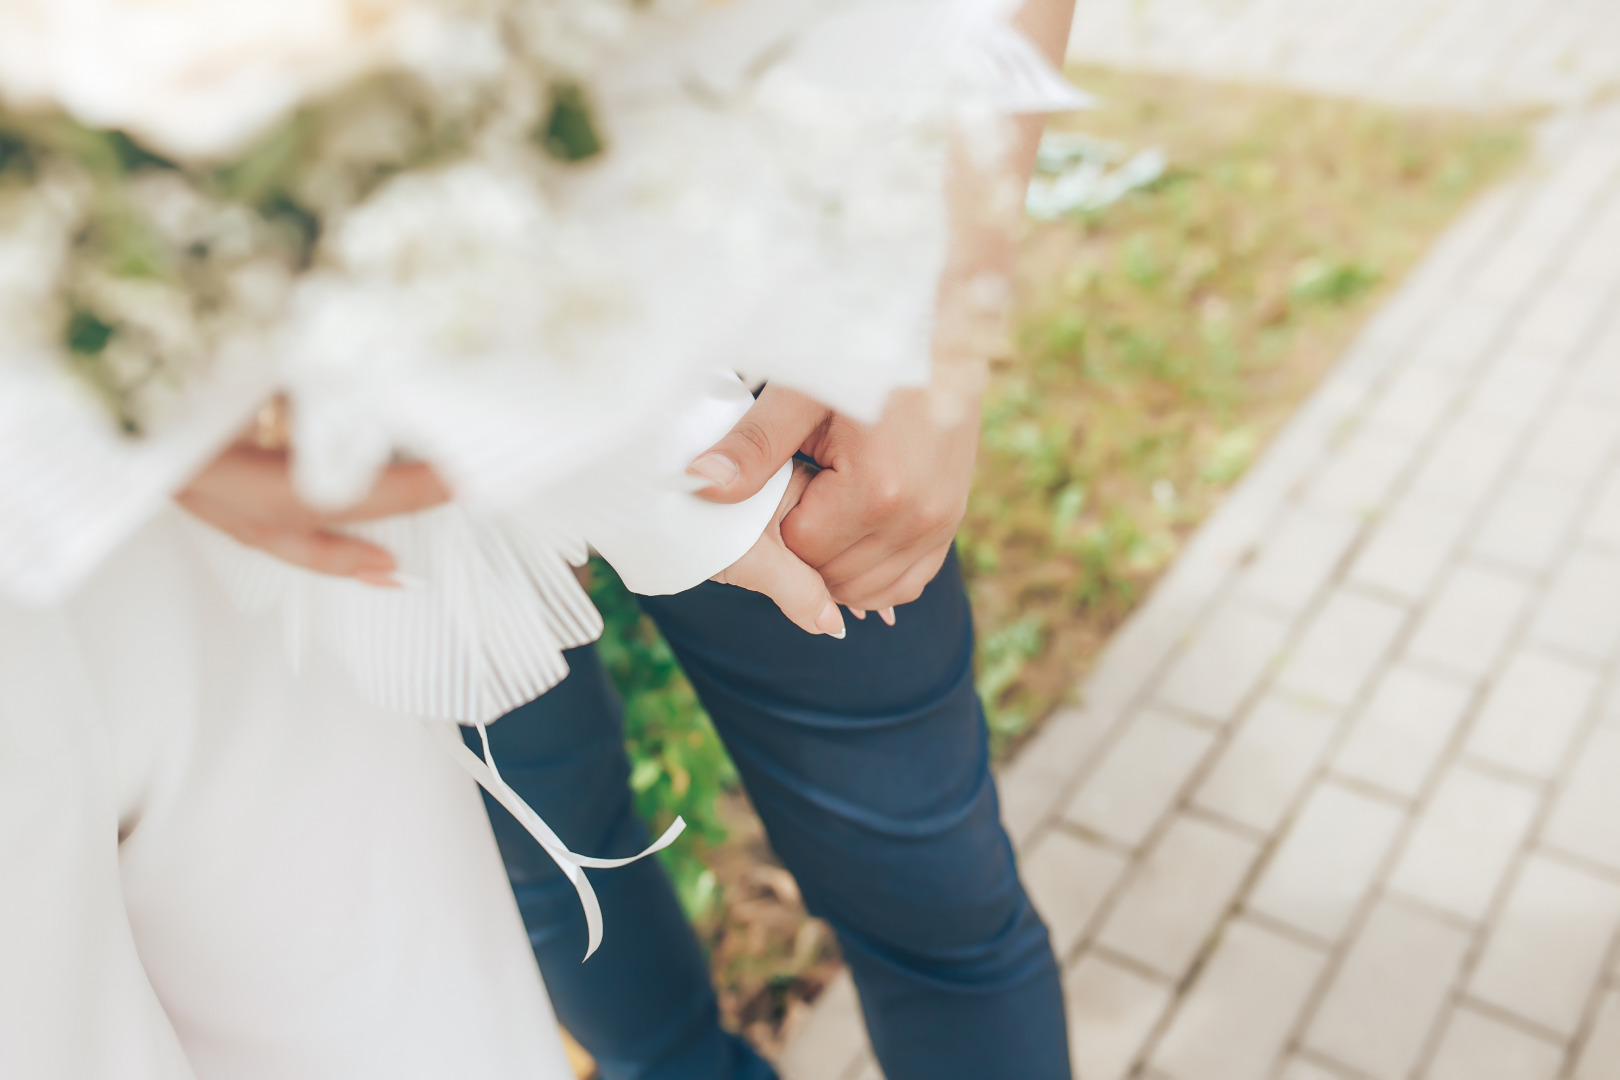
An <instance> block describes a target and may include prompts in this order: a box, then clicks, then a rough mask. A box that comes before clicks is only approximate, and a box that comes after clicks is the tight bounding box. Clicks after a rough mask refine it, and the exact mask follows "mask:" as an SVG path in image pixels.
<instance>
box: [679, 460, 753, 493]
mask: <svg viewBox="0 0 1620 1080" xmlns="http://www.w3.org/2000/svg"><path fill="white" fill-rule="evenodd" d="M686 471H687V472H689V473H691V474H692V475H693V476H701V477H703V479H705V480H707V481H708V482H709V483H711V484H713V485H714V486H715V487H717V488H720V489H721V490H722V491H723V490H725V489H726V488H728V487H730V486H731V485H732V484H734V483H736V482H737V476H738V474H739V473H741V472H742V470H741V469H739V468H737V463H736V462H735V461H732V460H731V459H730V458H728V457H726V455H724V454H704V455H703V456H702V457H700V458H698V459H697V460H696V461H694V462H692V464H690V465H688V466H687V467H686Z"/></svg>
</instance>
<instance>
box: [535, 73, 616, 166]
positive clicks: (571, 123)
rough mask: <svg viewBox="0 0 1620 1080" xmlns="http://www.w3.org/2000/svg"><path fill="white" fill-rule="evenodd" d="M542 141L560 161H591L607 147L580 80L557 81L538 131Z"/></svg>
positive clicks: (549, 151)
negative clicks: (571, 81) (575, 81)
mask: <svg viewBox="0 0 1620 1080" xmlns="http://www.w3.org/2000/svg"><path fill="white" fill-rule="evenodd" d="M539 138H540V145H541V146H543V147H545V149H546V153H548V154H550V155H551V156H552V157H554V158H556V159H557V160H558V161H569V162H576V161H589V160H590V159H591V158H593V157H595V156H596V155H598V154H600V153H601V152H602V150H603V149H604V147H603V144H602V136H601V134H600V133H599V132H598V131H597V130H596V121H595V119H594V118H593V117H592V115H591V106H590V102H589V101H587V100H586V98H585V91H584V89H583V88H582V87H580V86H579V85H578V84H577V83H567V82H564V83H557V84H555V85H554V86H552V88H551V104H550V108H549V109H548V110H547V113H546V119H545V122H544V123H543V124H542V125H541V130H540V132H539Z"/></svg>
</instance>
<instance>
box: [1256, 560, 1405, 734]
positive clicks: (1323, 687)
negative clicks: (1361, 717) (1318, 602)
mask: <svg viewBox="0 0 1620 1080" xmlns="http://www.w3.org/2000/svg"><path fill="white" fill-rule="evenodd" d="M1405 622H1406V610H1405V608H1403V607H1399V606H1397V605H1395V604H1391V603H1387V602H1385V601H1382V600H1377V599H1374V598H1372V597H1370V596H1365V595H1362V594H1360V593H1357V592H1354V591H1351V590H1348V589H1340V590H1338V591H1337V592H1335V593H1334V594H1333V595H1332V596H1331V597H1329V598H1328V602H1327V603H1326V604H1325V605H1324V606H1323V608H1322V610H1321V611H1320V612H1319V613H1318V614H1317V616H1316V617H1315V619H1313V620H1312V621H1311V624H1310V625H1309V626H1308V627H1307V628H1306V630H1305V634H1304V637H1303V638H1302V639H1301V640H1300V643H1299V645H1298V647H1297V648H1295V649H1293V650H1291V651H1290V653H1289V654H1288V657H1287V659H1286V660H1285V661H1284V662H1283V666H1282V669H1281V671H1280V672H1279V673H1278V676H1277V683H1278V685H1280V686H1282V687H1285V688H1286V689H1288V690H1290V691H1292V692H1293V693H1295V694H1298V695H1299V696H1301V697H1304V698H1306V699H1308V700H1310V701H1313V702H1316V703H1318V704H1320V705H1322V706H1323V707H1324V708H1328V709H1337V708H1344V707H1346V706H1348V705H1349V704H1350V703H1351V702H1353V701H1354V700H1355V699H1356V698H1357V696H1359V695H1360V693H1361V689H1362V686H1363V685H1364V684H1365V683H1366V681H1367V679H1368V677H1369V676H1371V674H1372V672H1373V669H1374V668H1375V667H1376V666H1377V665H1378V663H1379V662H1380V661H1381V660H1383V659H1384V657H1385V656H1386V654H1388V652H1389V649H1390V645H1391V643H1392V642H1393V641H1394V640H1395V635H1396V634H1398V633H1400V630H1401V627H1402V626H1403V625H1404V624H1405Z"/></svg>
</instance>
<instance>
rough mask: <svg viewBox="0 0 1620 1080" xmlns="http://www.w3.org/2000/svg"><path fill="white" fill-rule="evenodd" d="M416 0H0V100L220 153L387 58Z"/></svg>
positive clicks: (167, 145)
mask: <svg viewBox="0 0 1620 1080" xmlns="http://www.w3.org/2000/svg"><path fill="white" fill-rule="evenodd" d="M427 7H428V5H427V4H426V3H425V0H163V2H161V3H158V2H153V0H0V98H3V99H4V100H5V101H6V102H7V103H9V104H10V105H11V106H12V107H14V108H49V107H51V106H60V107H61V108H62V109H65V110H66V111H67V112H68V113H70V114H71V115H72V116H74V117H75V118H76V119H78V120H79V121H80V122H81V123H84V124H85V125H87V126H89V127H94V128H115V129H119V130H123V131H127V132H128V133H129V134H131V135H132V136H134V137H136V138H138V139H140V140H142V141H143V142H146V143H148V144H149V145H150V146H152V147H153V148H154V149H156V150H158V151H159V152H162V153H167V154H172V155H174V156H176V157H180V158H203V159H209V158H220V157H224V156H227V155H229V154H231V153H232V152H233V151H236V150H239V149H241V148H242V147H243V146H244V145H245V144H246V143H248V142H249V141H251V140H252V139H253V138H254V137H255V136H256V135H258V134H259V133H261V132H262V131H263V130H264V129H265V128H266V127H268V126H269V125H270V124H272V123H274V122H275V121H276V120H278V119H279V118H281V117H282V116H284V115H285V114H286V113H287V112H288V111H289V110H291V109H293V108H295V107H296V106H297V105H298V104H299V103H300V102H303V101H306V100H308V99H309V98H311V97H312V96H315V95H318V94H321V93H323V92H326V91H328V90H331V89H333V88H335V87H336V86H338V85H340V84H341V83H343V82H345V81H347V80H349V79H352V78H355V77H357V76H359V75H363V74H364V73H366V72H367V71H369V70H372V69H374V68H376V67H377V66H379V65H382V64H385V63H388V62H390V61H394V60H397V59H399V58H400V57H401V55H402V54H403V53H404V52H407V51H409V48H410V47H412V42H413V41H416V42H419V41H420V40H422V32H421V31H420V29H418V28H419V27H420V25H421V20H423V19H424V18H429V17H430V14H429V13H428V11H427Z"/></svg>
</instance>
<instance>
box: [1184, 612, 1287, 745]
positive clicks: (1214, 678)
mask: <svg viewBox="0 0 1620 1080" xmlns="http://www.w3.org/2000/svg"><path fill="white" fill-rule="evenodd" d="M1287 633H1288V623H1287V621H1286V620H1285V619H1282V618H1279V617H1278V616H1276V615H1272V614H1270V613H1268V612H1264V611H1260V610H1257V609H1255V608H1252V607H1246V606H1243V605H1241V604H1228V605H1227V606H1226V607H1224V608H1223V609H1221V610H1220V611H1218V612H1217V613H1216V614H1215V616H1214V617H1213V618H1212V619H1210V621H1209V622H1208V623H1207V624H1205V626H1204V627H1202V628H1201V629H1200V630H1198V631H1197V632H1196V633H1195V634H1194V636H1193V638H1192V640H1191V641H1190V642H1188V644H1187V648H1186V651H1185V652H1183V653H1182V654H1181V656H1180V658H1179V659H1177V660H1176V662H1175V665H1174V666H1173V667H1172V668H1171V669H1170V672H1169V674H1167V675H1166V676H1165V679H1164V683H1163V685H1161V686H1160V687H1159V692H1158V698H1159V700H1160V701H1162V702H1164V703H1165V704H1167V705H1172V706H1175V707H1177V708H1180V709H1182V710H1184V711H1186V712H1190V713H1194V714H1197V715H1199V716H1207V717H1209V718H1210V719H1211V720H1220V721H1225V720H1228V719H1230V718H1231V717H1232V715H1233V714H1235V713H1236V712H1237V710H1238V706H1239V705H1241V704H1242V702H1243V700H1244V698H1246V697H1248V696H1249V693H1250V691H1252V690H1253V689H1254V688H1255V686H1256V684H1258V683H1259V681H1260V678H1261V676H1263V675H1264V674H1265V673H1266V671H1267V670H1268V669H1269V668H1270V667H1271V665H1272V664H1273V663H1274V662H1275V661H1276V659H1277V655H1278V653H1279V652H1280V651H1281V649H1282V645H1283V640H1284V638H1285V636H1286V635H1287Z"/></svg>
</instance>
